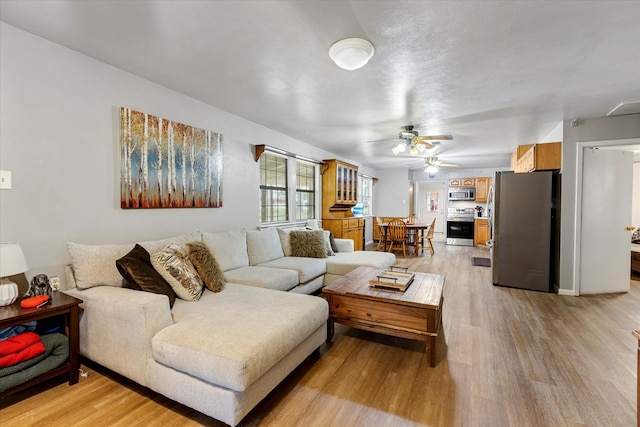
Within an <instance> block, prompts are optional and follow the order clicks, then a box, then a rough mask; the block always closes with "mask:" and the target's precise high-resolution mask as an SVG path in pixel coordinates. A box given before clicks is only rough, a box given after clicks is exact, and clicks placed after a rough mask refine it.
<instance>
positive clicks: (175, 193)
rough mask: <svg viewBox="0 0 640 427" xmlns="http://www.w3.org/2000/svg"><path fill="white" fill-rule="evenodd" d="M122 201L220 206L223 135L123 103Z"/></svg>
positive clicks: (146, 205)
mask: <svg viewBox="0 0 640 427" xmlns="http://www.w3.org/2000/svg"><path fill="white" fill-rule="evenodd" d="M120 158H121V160H120V162H121V165H120V171H121V172H120V206H121V207H122V208H123V209H136V208H218V207H222V135H220V134H219V133H216V132H212V131H207V130H204V129H198V128H195V127H193V126H188V125H184V124H182V123H177V122H174V121H171V120H167V119H163V118H162V117H156V116H152V115H150V114H145V113H141V112H139V111H134V110H131V109H129V108H120Z"/></svg>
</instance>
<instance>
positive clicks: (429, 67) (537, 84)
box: [0, 0, 640, 169]
mask: <svg viewBox="0 0 640 427" xmlns="http://www.w3.org/2000/svg"><path fill="white" fill-rule="evenodd" d="M0 20H2V21H4V22H6V23H8V24H11V25H14V26H16V27H19V28H22V29H24V30H26V31H28V32H31V33H34V34H36V35H39V36H41V37H44V38H46V39H49V40H52V41H54V42H57V43H59V44H61V45H64V46H67V47H69V48H71V49H74V50H77V51H79V52H82V53H84V54H86V55H89V56H91V57H94V58H96V59H99V60H100V61H103V62H105V63H107V64H111V65H113V66H115V67H117V68H120V69H123V70H126V71H128V72H131V73H134V74H136V75H139V76H142V77H144V78H146V79H148V80H151V81H153V82H156V83H159V84H161V85H163V86H165V87H168V88H171V89H173V90H176V91H178V92H181V93H183V94H186V95H189V96H191V97H193V98H197V99H199V100H201V101H203V102H205V103H207V104H210V105H213V106H216V107H218V108H220V109H223V110H226V111H228V112H231V113H234V114H236V115H238V116H241V117H244V118H246V119H248V120H251V121H253V122H256V123H259V124H261V125H264V126H266V127H268V128H271V129H274V130H277V131H279V132H281V133H284V134H286V135H289V136H291V137H293V138H296V139H299V140H301V141H304V142H307V143H309V144H312V145H315V146H318V147H322V148H324V149H326V150H328V151H331V152H333V153H335V154H337V155H340V156H344V157H345V158H347V159H351V160H353V161H356V162H359V163H361V164H364V165H368V166H370V167H372V168H375V169H387V168H413V167H420V166H423V165H424V162H423V161H422V159H415V158H410V157H408V156H405V157H395V156H393V154H392V153H391V151H390V149H389V148H390V147H391V146H392V145H393V144H392V143H391V142H377V143H369V142H368V141H373V140H383V139H393V138H396V137H397V135H398V133H399V131H400V130H401V128H402V127H403V126H405V125H414V126H415V128H416V130H418V132H419V133H420V135H435V134H442V133H446V134H451V135H453V137H454V139H453V140H452V141H444V142H443V143H442V145H441V146H440V147H437V148H435V149H434V150H429V152H425V153H423V156H427V155H436V156H439V157H440V159H441V160H444V161H446V162H449V163H456V164H459V165H461V166H463V167H467V168H481V167H500V166H505V165H508V163H509V156H510V152H511V151H512V150H513V149H514V148H515V147H516V146H517V145H520V144H530V143H534V142H542V139H543V138H544V137H545V136H546V135H547V134H548V133H549V132H551V131H552V130H553V129H554V128H555V127H556V126H557V125H558V124H559V123H560V122H561V121H562V120H568V119H574V118H590V117H600V116H604V115H606V114H607V113H608V112H609V111H610V110H612V109H613V108H614V107H616V106H617V105H618V104H619V103H621V102H624V101H638V100H640V71H639V70H640V25H639V24H638V23H639V22H640V2H638V1H627V2H610V1H584V2H582V1H557V2H553V1H544V2H541V1H519V2H515V1H514V2H505V1H482V2H479V1H476V2H462V1H460V2H458V1H441V2H440V1H402V2H400V1H368V0H364V1H270V0H259V1H247V0H245V1H172V0H164V1H142V0H138V1H117V0H116V1H76V0H64V1H55V0H46V1H42V0H40V1H38V0H35V1H7V0H2V1H1V2H0ZM346 37H362V38H366V39H368V40H370V41H371V42H372V43H373V44H374V45H375V48H376V52H375V54H374V56H373V58H372V59H371V60H370V61H369V63H368V64H367V65H366V66H365V67H364V68H361V69H359V70H355V71H345V70H342V69H340V68H338V67H337V66H336V65H335V64H333V62H332V61H331V60H330V58H329V55H328V49H329V47H330V46H331V44H333V43H334V42H335V41H337V40H340V39H342V38H346ZM256 143H260V141H256Z"/></svg>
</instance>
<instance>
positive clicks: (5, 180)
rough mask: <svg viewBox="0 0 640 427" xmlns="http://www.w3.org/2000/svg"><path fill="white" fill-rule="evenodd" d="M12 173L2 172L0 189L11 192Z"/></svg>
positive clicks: (0, 172)
mask: <svg viewBox="0 0 640 427" xmlns="http://www.w3.org/2000/svg"><path fill="white" fill-rule="evenodd" d="M11 187H12V185H11V171H0V189H2V190H11Z"/></svg>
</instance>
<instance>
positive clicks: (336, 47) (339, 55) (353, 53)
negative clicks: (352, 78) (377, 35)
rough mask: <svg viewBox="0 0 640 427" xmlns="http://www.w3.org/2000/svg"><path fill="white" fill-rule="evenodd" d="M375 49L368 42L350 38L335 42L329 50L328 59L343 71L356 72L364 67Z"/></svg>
mask: <svg viewBox="0 0 640 427" xmlns="http://www.w3.org/2000/svg"><path fill="white" fill-rule="evenodd" d="M373 52H375V48H374V47H373V45H372V44H371V42H370V41H368V40H364V39H359V38H351V39H343V40H339V41H337V42H335V43H334V44H332V45H331V47H330V48H329V57H330V58H331V59H332V60H333V62H335V63H336V65H337V66H338V67H340V68H342V69H345V70H349V71H352V70H357V69H358V68H361V67H364V66H365V64H366V63H367V62H369V59H371V57H372V56H373Z"/></svg>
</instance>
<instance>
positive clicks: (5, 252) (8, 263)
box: [0, 243, 29, 278]
mask: <svg viewBox="0 0 640 427" xmlns="http://www.w3.org/2000/svg"><path fill="white" fill-rule="evenodd" d="M28 269H29V267H28V266H27V260H26V259H25V258H24V254H23V253H22V248H21V247H20V244H19V243H0V278H1V277H7V276H13V275H14V274H20V273H24V272H25V271H27V270H28Z"/></svg>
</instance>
